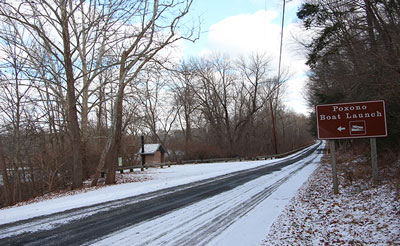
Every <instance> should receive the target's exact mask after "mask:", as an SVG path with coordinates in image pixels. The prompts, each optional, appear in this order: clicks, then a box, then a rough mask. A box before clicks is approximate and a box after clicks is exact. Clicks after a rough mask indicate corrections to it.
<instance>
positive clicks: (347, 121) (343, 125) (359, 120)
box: [316, 100, 387, 139]
mask: <svg viewBox="0 0 400 246" xmlns="http://www.w3.org/2000/svg"><path fill="white" fill-rule="evenodd" d="M316 116H317V128H318V139H342V138H371V137H386V136H387V127H386V114H385V102H384V101H383V100H380V101H366V102H353V103H338V104H325V105H317V106H316Z"/></svg>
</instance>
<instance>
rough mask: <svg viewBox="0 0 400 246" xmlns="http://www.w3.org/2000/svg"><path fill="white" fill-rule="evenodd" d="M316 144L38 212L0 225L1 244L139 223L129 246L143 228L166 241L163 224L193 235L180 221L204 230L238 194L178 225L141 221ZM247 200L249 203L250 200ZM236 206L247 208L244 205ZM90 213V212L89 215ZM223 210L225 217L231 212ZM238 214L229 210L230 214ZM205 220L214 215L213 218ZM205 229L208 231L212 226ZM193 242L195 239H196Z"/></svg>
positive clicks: (85, 238)
mask: <svg viewBox="0 0 400 246" xmlns="http://www.w3.org/2000/svg"><path fill="white" fill-rule="evenodd" d="M317 147H318V146H313V147H311V148H308V149H306V150H304V151H301V152H300V153H299V154H297V155H293V156H291V157H290V158H288V159H284V160H279V161H277V162H275V163H272V164H268V165H266V166H261V167H257V168H253V169H249V170H245V171H238V172H234V173H230V174H226V175H222V176H219V177H215V178H210V179H207V180H202V181H197V182H193V183H190V184H186V185H181V186H177V187H173V188H168V189H164V190H159V191H155V192H152V193H148V194H144V195H139V196H135V197H130V198H125V199H121V200H117V201H112V202H107V203H104V204H98V205H93V206H88V207H84V208H78V209H73V210H70V211H65V212H61V213H57V214H53V215H46V216H40V217H38V218H33V219H28V220H25V221H20V222H14V223H9V224H5V225H0V235H1V236H0V244H6V245H16V244H18V245H21V244H30V245H43V244H46V245H62V244H64V245H81V244H83V243H87V242H90V241H91V240H97V239H98V238H100V237H102V236H104V235H109V234H110V233H117V232H119V231H122V230H126V229H125V228H129V227H132V226H133V225H138V226H139V225H142V227H143V231H139V232H138V233H136V234H134V235H128V236H127V238H128V239H127V240H128V241H127V242H128V244H129V245H132V237H133V238H136V235H138V236H137V237H139V236H140V237H141V238H143V237H142V236H143V234H145V232H146V231H150V232H152V235H155V234H157V235H159V236H158V238H157V239H156V240H155V241H157V240H159V241H165V240H166V242H169V241H170V239H171V238H168V237H167V238H165V235H168V234H170V231H166V230H165V229H164V230H160V231H162V232H161V233H156V232H157V230H155V228H161V229H162V227H163V226H164V227H165V225H166V224H167V225H170V227H171V228H172V227H174V226H175V227H176V225H177V224H178V225H179V224H180V225H182V226H181V227H180V228H177V229H176V230H178V229H181V230H186V231H187V232H186V233H192V234H193V235H197V234H198V233H197V232H193V230H190V229H188V228H189V227H185V226H184V225H185V224H190V225H193V228H200V229H201V230H203V231H207V229H206V228H210V226H205V223H204V220H203V219H202V217H204V216H206V215H207V213H208V212H207V211H210V210H212V211H214V214H221V216H220V217H221V218H222V214H223V212H220V211H225V212H226V211H228V210H232V208H230V207H229V206H228V205H227V204H228V203H232V204H236V205H237V206H238V207H240V204H241V203H243V202H241V201H240V199H239V198H240V196H239V195H236V196H233V198H226V200H223V201H221V202H219V203H216V204H214V205H213V206H210V205H207V206H208V210H206V211H204V210H202V209H201V208H197V209H198V211H199V213H198V215H196V216H193V215H191V213H193V212H192V211H186V212H185V213H186V215H187V216H186V217H185V218H181V217H180V218H178V220H179V221H178V223H176V224H171V223H169V224H168V221H166V222H165V224H161V225H160V226H159V227H157V226H154V224H153V225H152V226H150V228H147V229H144V228H146V225H145V224H146V223H143V222H142V221H147V220H150V219H151V220H157V219H162V218H164V217H167V216H169V215H171V214H173V211H174V210H178V209H179V208H180V209H181V210H182V209H183V210H185V209H186V208H187V207H190V206H191V205H192V204H199V203H202V202H203V201H205V199H207V198H210V197H214V196H217V195H218V194H221V193H222V195H223V196H225V195H226V194H227V192H229V191H231V190H232V189H235V187H246V186H242V185H243V184H246V183H248V182H252V181H251V180H254V179H256V178H259V177H262V176H264V175H266V174H273V173H276V172H277V171H279V170H281V169H284V168H286V167H287V166H289V167H291V164H293V163H295V162H297V161H300V160H301V159H302V158H304V157H306V156H308V155H309V154H311V153H312V152H314V151H315V149H316V148H317ZM292 166H297V165H292ZM240 189H246V188H240ZM251 190H252V189H247V191H246V190H243V191H242V192H251ZM255 198H257V197H255ZM228 199H230V202H227V200H228ZM237 199H239V200H237ZM247 205H248V206H249V204H247ZM171 211H172V212H171ZM217 211H219V212H217ZM232 211H233V210H232ZM238 211H245V210H244V209H243V208H242V209H240V210H238ZM88 213H89V214H91V215H90V216H87V215H88ZM237 214H238V215H240V213H239V212H237ZM163 215H164V216H163ZM227 215H228V216H229V214H227ZM238 215H233V214H232V215H231V216H238ZM241 216H243V215H241ZM217 217H218V216H217ZM209 219H211V220H212V219H214V218H209ZM60 220H64V221H63V223H61V222H60ZM220 220H221V221H214V223H217V222H218V223H220V224H221V225H223V224H226V225H228V224H229V223H228V222H224V220H223V219H220ZM66 222H67V223H66ZM175 222H176V221H175ZM181 222H184V223H185V224H182V223H181ZM223 222H224V223H223ZM58 223H60V224H58ZM147 227H148V226H147ZM22 229H23V230H22ZM24 230H27V231H24ZM208 230H209V231H210V230H211V229H208ZM7 231H8V232H7ZM217 231H218V230H217ZM4 232H7V233H4ZM3 233H4V234H3ZM186 235H187V234H186ZM200 236H201V235H199V237H200ZM106 237H108V236H106ZM144 238H154V237H144ZM177 240H184V239H182V238H179V235H178V236H176V239H174V241H177ZM185 240H186V239H185ZM134 242H135V241H134ZM141 242H143V241H141ZM196 242H197V241H194V243H196ZM201 242H202V241H201V240H200V241H199V243H201ZM117 244H118V243H117ZM141 245H143V244H141Z"/></svg>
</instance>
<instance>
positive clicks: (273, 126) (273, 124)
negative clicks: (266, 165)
mask: <svg viewBox="0 0 400 246" xmlns="http://www.w3.org/2000/svg"><path fill="white" fill-rule="evenodd" d="M269 106H270V109H271V118H272V131H273V134H274V147H275V155H277V154H278V145H277V143H276V130H275V118H274V109H273V108H272V99H270V100H269Z"/></svg>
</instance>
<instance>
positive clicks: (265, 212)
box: [90, 151, 321, 245]
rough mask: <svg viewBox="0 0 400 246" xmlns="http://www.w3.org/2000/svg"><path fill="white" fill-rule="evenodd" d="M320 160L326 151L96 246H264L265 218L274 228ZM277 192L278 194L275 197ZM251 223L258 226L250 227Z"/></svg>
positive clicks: (140, 225)
mask: <svg viewBox="0 0 400 246" xmlns="http://www.w3.org/2000/svg"><path fill="white" fill-rule="evenodd" d="M320 156H321V152H318V151H317V152H315V153H314V154H312V155H311V156H309V157H307V158H305V159H303V160H301V161H298V162H296V163H295V164H293V165H290V166H288V167H285V168H283V169H282V170H281V171H279V172H273V173H271V174H269V175H265V176H262V177H260V178H258V179H256V180H253V181H250V182H248V183H246V184H244V185H241V186H239V187H237V188H235V189H232V190H230V191H227V192H224V193H222V194H220V195H216V196H214V197H211V198H208V199H205V200H203V201H200V202H197V203H195V204H192V205H190V206H187V207H184V208H182V209H179V210H175V211H173V212H171V213H168V214H166V215H163V216H160V217H158V218H155V219H152V220H148V221H145V222H142V223H139V224H137V225H134V226H131V227H129V228H125V229H124V230H122V231H118V232H116V233H114V234H113V235H111V236H110V235H107V236H106V237H105V238H104V239H102V240H99V241H97V242H95V243H94V242H91V243H90V244H93V245H258V244H259V243H260V242H261V240H262V239H264V237H265V235H266V234H267V233H268V227H269V225H268V222H267V223H266V221H265V218H264V219H263V218H261V217H260V216H265V217H269V218H266V219H267V220H269V221H270V222H271V223H272V222H273V220H271V216H272V217H273V218H275V217H276V216H277V215H278V214H279V210H280V209H281V208H283V207H284V204H285V203H286V202H287V201H288V199H289V197H291V196H292V195H293V191H295V190H297V188H298V185H299V184H301V183H303V181H305V180H306V178H307V177H308V175H309V174H310V173H311V172H312V171H313V170H314V169H315V164H316V163H318V162H319V160H320ZM289 181H290V182H289ZM278 189H279V192H277V190H278ZM274 193H277V194H275V195H274V196H271V195H272V194H274ZM256 208H257V209H256ZM260 212H261V214H260ZM271 212H273V214H271ZM250 217H252V218H250ZM249 219H250V220H251V221H252V224H253V225H252V226H251V225H250V227H249V225H248V223H249ZM257 220H258V222H257ZM246 221H247V222H246ZM260 222H261V223H260ZM250 224H251V222H250ZM228 229H229V230H228ZM258 232H261V233H258ZM256 234H259V235H256Z"/></svg>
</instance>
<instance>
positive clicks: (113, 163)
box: [91, 81, 125, 186]
mask: <svg viewBox="0 0 400 246" xmlns="http://www.w3.org/2000/svg"><path fill="white" fill-rule="evenodd" d="M124 89H125V85H124V84H123V82H122V81H120V86H119V89H118V94H117V101H116V102H114V109H113V114H116V115H113V117H112V119H113V120H112V125H111V133H110V135H109V137H108V138H107V143H106V146H105V147H104V150H103V152H102V153H101V156H100V161H99V165H98V166H97V170H96V173H95V175H94V177H93V180H92V184H91V185H92V186H95V185H97V182H98V179H99V177H100V173H101V172H103V171H107V177H106V183H107V184H114V183H115V171H116V168H117V157H118V152H119V150H120V146H121V138H122V106H123V98H124ZM105 167H106V170H105V169H104V168H105Z"/></svg>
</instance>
